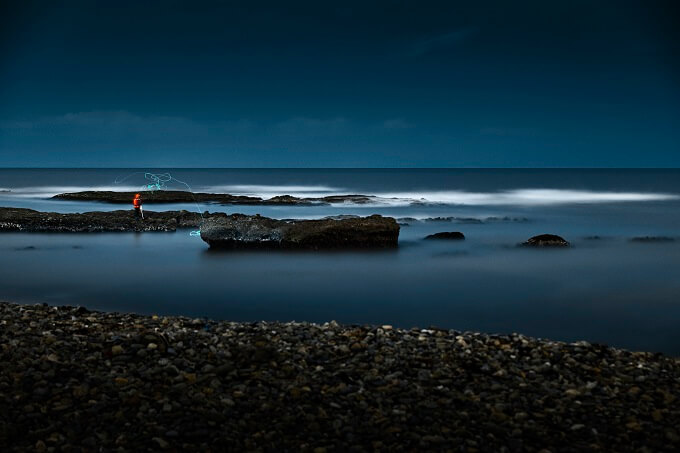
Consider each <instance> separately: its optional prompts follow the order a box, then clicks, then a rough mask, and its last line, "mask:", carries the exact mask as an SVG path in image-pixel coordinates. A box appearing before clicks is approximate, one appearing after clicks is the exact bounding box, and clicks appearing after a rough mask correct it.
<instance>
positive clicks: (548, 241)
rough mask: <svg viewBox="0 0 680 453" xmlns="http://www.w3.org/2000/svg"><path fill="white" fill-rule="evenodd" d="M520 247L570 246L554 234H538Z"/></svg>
mask: <svg viewBox="0 0 680 453" xmlns="http://www.w3.org/2000/svg"><path fill="white" fill-rule="evenodd" d="M522 245H524V246H528V247H569V246H570V245H571V244H569V242H568V241H567V240H565V239H564V238H562V237H560V236H557V235H555V234H540V235H538V236H534V237H532V238H531V239H529V240H528V241H526V242H523V243H522Z"/></svg>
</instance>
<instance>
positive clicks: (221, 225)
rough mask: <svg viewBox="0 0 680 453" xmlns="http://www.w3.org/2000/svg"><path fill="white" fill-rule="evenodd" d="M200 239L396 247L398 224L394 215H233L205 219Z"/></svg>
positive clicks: (241, 245) (216, 243) (242, 245)
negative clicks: (279, 217)
mask: <svg viewBox="0 0 680 453" xmlns="http://www.w3.org/2000/svg"><path fill="white" fill-rule="evenodd" d="M201 238H202V239H203V240H204V241H205V242H207V243H208V244H209V245H210V247H211V248H214V249H308V250H309V249H312V250H313V249H364V248H393V247H397V244H398V240H399V225H398V224H397V222H396V221H395V220H394V219H393V218H391V217H382V216H379V215H373V216H370V217H354V216H351V217H348V218H325V219H320V220H276V219H270V218H268V217H262V216H259V215H255V216H247V215H243V214H233V215H230V216H224V217H219V218H212V219H210V220H208V221H206V222H205V223H204V224H203V226H202V227H201Z"/></svg>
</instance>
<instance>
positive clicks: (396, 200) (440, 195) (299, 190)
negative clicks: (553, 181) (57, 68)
mask: <svg viewBox="0 0 680 453" xmlns="http://www.w3.org/2000/svg"><path fill="white" fill-rule="evenodd" d="M140 189H141V188H140V186H139V185H120V184H114V185H106V186H35V187H17V188H11V187H8V188H4V190H11V192H0V195H2V196H3V197H26V198H50V197H52V196H54V195H57V194H59V193H66V192H80V191H85V190H94V191H136V190H140ZM168 189H169V190H183V189H184V190H186V188H182V187H168ZM193 189H194V191H195V192H209V193H229V194H233V195H248V196H254V197H260V198H263V199H268V198H271V197H275V196H277V195H292V196H295V197H299V198H321V197H325V196H330V195H348V194H364V195H367V196H369V197H370V198H371V202H369V203H362V204H361V205H362V206H366V207H370V206H394V207H399V206H412V205H454V206H455V205H460V206H509V205H515V206H545V205H560V204H579V203H622V202H640V201H668V200H677V199H680V196H679V195H677V194H669V193H650V192H607V191H588V190H569V189H516V190H508V191H502V192H466V191H460V190H440V191H417V192H378V193H375V194H369V193H366V192H365V191H361V190H355V189H344V188H338V187H331V186H324V185H236V184H235V185H213V186H203V187H201V186H195V187H194V188H193ZM347 203H351V201H347V202H344V204H347ZM340 204H343V203H340Z"/></svg>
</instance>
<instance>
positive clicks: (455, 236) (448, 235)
mask: <svg viewBox="0 0 680 453" xmlns="http://www.w3.org/2000/svg"><path fill="white" fill-rule="evenodd" d="M425 239H448V240H462V239H465V235H464V234H463V233H461V232H460V231H444V232H441V233H435V234H430V235H429V236H425Z"/></svg>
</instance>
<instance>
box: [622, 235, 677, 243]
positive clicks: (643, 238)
mask: <svg viewBox="0 0 680 453" xmlns="http://www.w3.org/2000/svg"><path fill="white" fill-rule="evenodd" d="M674 241H675V238H671V237H668V236H638V237H634V238H633V239H631V242H674Z"/></svg>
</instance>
